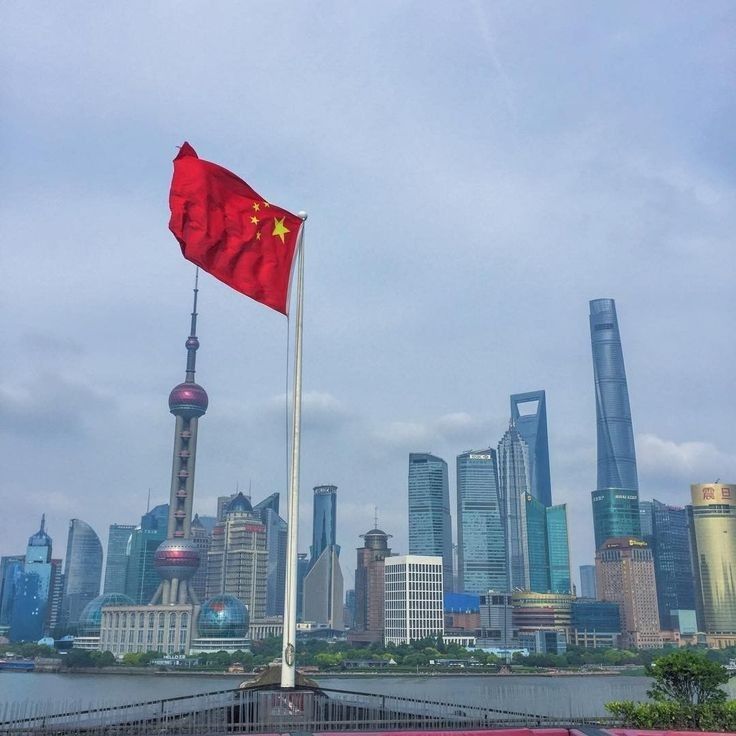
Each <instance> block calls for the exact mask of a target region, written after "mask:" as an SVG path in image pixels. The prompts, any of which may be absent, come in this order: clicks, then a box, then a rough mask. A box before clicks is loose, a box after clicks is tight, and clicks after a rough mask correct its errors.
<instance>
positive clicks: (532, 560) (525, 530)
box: [514, 493, 550, 593]
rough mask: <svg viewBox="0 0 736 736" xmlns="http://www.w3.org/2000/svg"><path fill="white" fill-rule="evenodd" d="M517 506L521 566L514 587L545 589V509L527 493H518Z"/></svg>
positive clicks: (541, 590)
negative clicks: (519, 516) (519, 521)
mask: <svg viewBox="0 0 736 736" xmlns="http://www.w3.org/2000/svg"><path fill="white" fill-rule="evenodd" d="M520 509H521V523H520V524H519V534H520V546H521V551H522V568H521V576H520V577H519V578H518V581H519V582H518V584H517V585H515V586H514V589H515V590H534V591H537V592H538V593H546V592H547V591H548V590H549V589H550V578H549V548H548V540H547V514H546V509H545V507H544V505H543V504H542V502H541V501H538V500H537V499H536V498H534V496H532V494H531V493H523V494H522V495H521V503H520ZM522 580H523V583H522Z"/></svg>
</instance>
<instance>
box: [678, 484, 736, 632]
mask: <svg viewBox="0 0 736 736" xmlns="http://www.w3.org/2000/svg"><path fill="white" fill-rule="evenodd" d="M690 492H691V494H692V501H693V503H692V506H689V507H688V513H689V514H690V534H691V544H692V548H693V565H694V567H695V571H694V572H695V583H696V592H697V596H696V601H697V604H698V609H699V610H698V615H699V618H700V624H701V626H702V627H703V628H704V629H705V632H706V634H707V635H708V640H709V642H710V643H711V644H712V645H715V646H729V642H734V640H735V639H736V483H733V484H724V483H699V484H696V485H692V486H690Z"/></svg>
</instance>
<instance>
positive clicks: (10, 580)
mask: <svg viewBox="0 0 736 736" xmlns="http://www.w3.org/2000/svg"><path fill="white" fill-rule="evenodd" d="M24 563H25V556H24V555H9V556H7V557H0V632H1V633H2V635H4V634H6V633H7V632H8V630H9V629H10V622H11V620H12V618H13V602H14V600H15V591H16V588H17V587H18V584H19V582H20V578H21V575H23V565H24Z"/></svg>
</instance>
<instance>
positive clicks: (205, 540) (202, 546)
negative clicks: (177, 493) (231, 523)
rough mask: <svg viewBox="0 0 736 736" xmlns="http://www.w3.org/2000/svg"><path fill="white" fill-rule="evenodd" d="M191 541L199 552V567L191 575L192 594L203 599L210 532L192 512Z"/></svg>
mask: <svg viewBox="0 0 736 736" xmlns="http://www.w3.org/2000/svg"><path fill="white" fill-rule="evenodd" d="M192 542H194V544H195V545H196V547H197V551H198V552H199V567H198V568H197V572H195V573H194V575H193V576H192V580H191V584H192V590H194V595H196V596H197V600H200V601H203V600H204V599H205V596H206V592H207V564H206V560H207V554H208V553H209V551H210V544H211V543H212V534H211V533H210V530H209V529H208V528H207V527H206V526H205V525H204V524H203V523H202V520H201V519H200V518H199V515H198V514H194V518H193V519H192Z"/></svg>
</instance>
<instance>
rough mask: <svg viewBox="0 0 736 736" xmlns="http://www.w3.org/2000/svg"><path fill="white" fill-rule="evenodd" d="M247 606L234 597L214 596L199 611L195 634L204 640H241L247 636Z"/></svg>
mask: <svg viewBox="0 0 736 736" xmlns="http://www.w3.org/2000/svg"><path fill="white" fill-rule="evenodd" d="M249 626H250V616H249V614H248V606H246V605H245V603H243V601H241V600H240V599H239V598H236V597H235V596H234V595H227V594H223V595H216V596H215V597H214V598H210V599H209V600H208V601H207V602H206V603H205V604H204V605H203V606H202V608H201V609H200V610H199V618H198V619H197V633H198V634H199V637H200V638H205V639H243V638H245V637H246V636H247V635H248V627H249Z"/></svg>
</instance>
